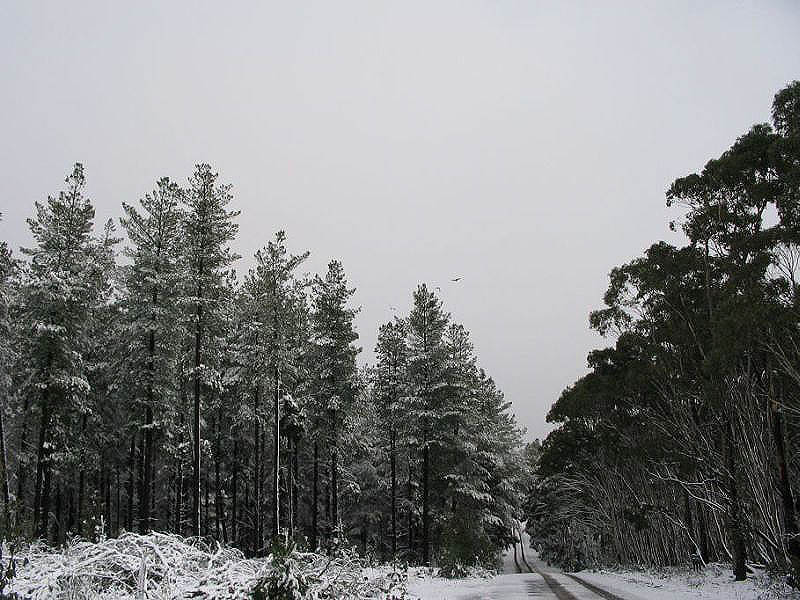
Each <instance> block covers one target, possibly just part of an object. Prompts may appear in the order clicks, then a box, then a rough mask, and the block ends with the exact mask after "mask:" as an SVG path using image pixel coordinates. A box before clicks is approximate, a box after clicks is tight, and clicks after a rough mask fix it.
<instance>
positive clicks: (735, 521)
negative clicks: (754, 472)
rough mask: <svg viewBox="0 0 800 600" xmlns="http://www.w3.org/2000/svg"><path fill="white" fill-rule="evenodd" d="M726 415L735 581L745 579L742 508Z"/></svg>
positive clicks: (726, 447)
mask: <svg viewBox="0 0 800 600" xmlns="http://www.w3.org/2000/svg"><path fill="white" fill-rule="evenodd" d="M731 418H732V417H731V416H730V415H728V421H727V426H726V431H725V433H726V436H725V437H726V438H727V439H726V442H727V443H726V444H725V454H726V459H727V467H728V487H729V491H730V529H731V538H732V539H731V541H732V542H733V577H734V579H735V580H736V581H744V580H745V579H747V565H746V549H745V541H744V533H743V531H742V528H743V524H742V509H741V504H740V500H739V485H738V482H737V479H736V462H735V458H734V447H733V446H734V441H733V427H732V425H731Z"/></svg>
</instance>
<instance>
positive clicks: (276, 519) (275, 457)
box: [272, 366, 281, 540]
mask: <svg viewBox="0 0 800 600" xmlns="http://www.w3.org/2000/svg"><path fill="white" fill-rule="evenodd" d="M273 409H274V419H275V422H274V423H273V433H274V444H273V448H272V539H273V540H277V539H278V536H279V534H280V514H281V513H280V471H281V465H280V460H281V454H280V447H281V424H280V422H281V404H280V371H279V369H278V368H277V366H276V367H275V398H274V405H273Z"/></svg>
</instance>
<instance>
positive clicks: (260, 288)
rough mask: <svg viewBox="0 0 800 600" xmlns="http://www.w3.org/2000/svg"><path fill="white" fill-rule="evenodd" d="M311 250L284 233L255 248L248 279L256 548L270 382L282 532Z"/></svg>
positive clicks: (276, 519)
mask: <svg viewBox="0 0 800 600" xmlns="http://www.w3.org/2000/svg"><path fill="white" fill-rule="evenodd" d="M308 256H309V253H308V252H303V253H301V254H298V255H293V254H290V253H289V252H288V250H287V248H286V234H285V233H284V232H283V231H279V232H278V233H277V234H276V235H275V239H274V240H273V241H270V242H269V243H268V244H267V245H266V246H265V247H264V248H262V249H261V250H259V251H258V252H256V256H255V259H256V265H255V267H254V268H252V269H251V270H250V272H249V274H248V276H247V278H246V280H245V290H246V294H247V299H246V301H247V302H248V304H249V305H250V306H249V308H248V309H247V314H248V317H249V319H250V321H249V323H248V324H247V329H248V330H249V336H250V339H249V343H248V347H249V352H250V356H251V359H250V370H251V373H252V374H253V378H254V379H253V387H254V394H255V398H256V402H255V411H254V412H255V415H254V416H255V423H256V429H255V433H256V440H255V443H256V448H255V460H256V464H257V467H256V469H255V470H254V474H253V476H254V481H253V485H254V492H255V495H256V512H257V514H256V532H255V533H256V535H255V540H254V551H260V550H261V548H262V541H263V540H262V538H261V536H262V534H261V525H260V524H261V523H263V519H262V517H261V506H260V494H261V480H260V478H259V477H258V474H259V471H260V460H261V457H260V454H259V452H260V443H259V440H260V431H261V428H260V423H261V414H260V406H259V401H258V398H259V394H260V391H261V390H262V389H266V388H268V387H269V386H271V391H272V399H273V403H272V409H273V419H272V427H273V439H272V443H273V447H272V450H273V452H272V537H273V539H276V538H277V537H278V535H279V533H280V522H281V521H280V472H281V462H280V454H281V452H280V448H281V429H280V422H281V400H280V399H281V395H282V393H284V392H289V391H290V390H292V389H293V386H294V383H295V380H296V378H297V375H298V369H299V367H300V355H301V352H302V350H303V349H304V340H300V339H298V337H297V334H298V322H299V321H301V320H302V319H303V318H304V316H303V315H304V314H305V313H306V294H305V288H306V285H307V284H306V282H305V280H304V279H303V278H301V277H298V275H297V274H296V270H297V269H298V267H300V265H301V264H302V263H303V262H304V261H305V260H306V259H307V258H308Z"/></svg>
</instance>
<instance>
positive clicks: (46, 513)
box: [39, 453, 53, 540]
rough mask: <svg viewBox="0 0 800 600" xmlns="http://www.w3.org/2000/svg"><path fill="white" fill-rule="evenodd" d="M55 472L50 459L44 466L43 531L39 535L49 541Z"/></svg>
mask: <svg viewBox="0 0 800 600" xmlns="http://www.w3.org/2000/svg"><path fill="white" fill-rule="evenodd" d="M48 454H49V453H48ZM52 473H53V470H52V469H51V467H50V460H49V457H48V459H47V462H45V465H44V487H43V489H42V529H41V531H40V533H39V535H40V536H41V537H42V538H43V539H45V540H47V539H48V538H47V531H48V526H49V520H50V480H51V477H52Z"/></svg>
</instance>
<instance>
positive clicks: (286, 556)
mask: <svg viewBox="0 0 800 600" xmlns="http://www.w3.org/2000/svg"><path fill="white" fill-rule="evenodd" d="M271 566H272V570H271V571H270V572H269V573H268V574H267V575H266V576H265V577H264V578H263V579H261V580H260V581H259V582H258V583H256V585H255V587H254V588H253V600H303V598H305V597H306V595H307V594H308V589H309V587H310V586H309V582H308V579H307V577H306V574H305V573H304V569H303V567H304V566H305V565H303V564H302V563H301V562H300V560H299V559H298V555H297V553H296V552H295V547H294V544H289V545H285V544H281V543H276V544H274V545H273V547H272V560H271Z"/></svg>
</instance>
